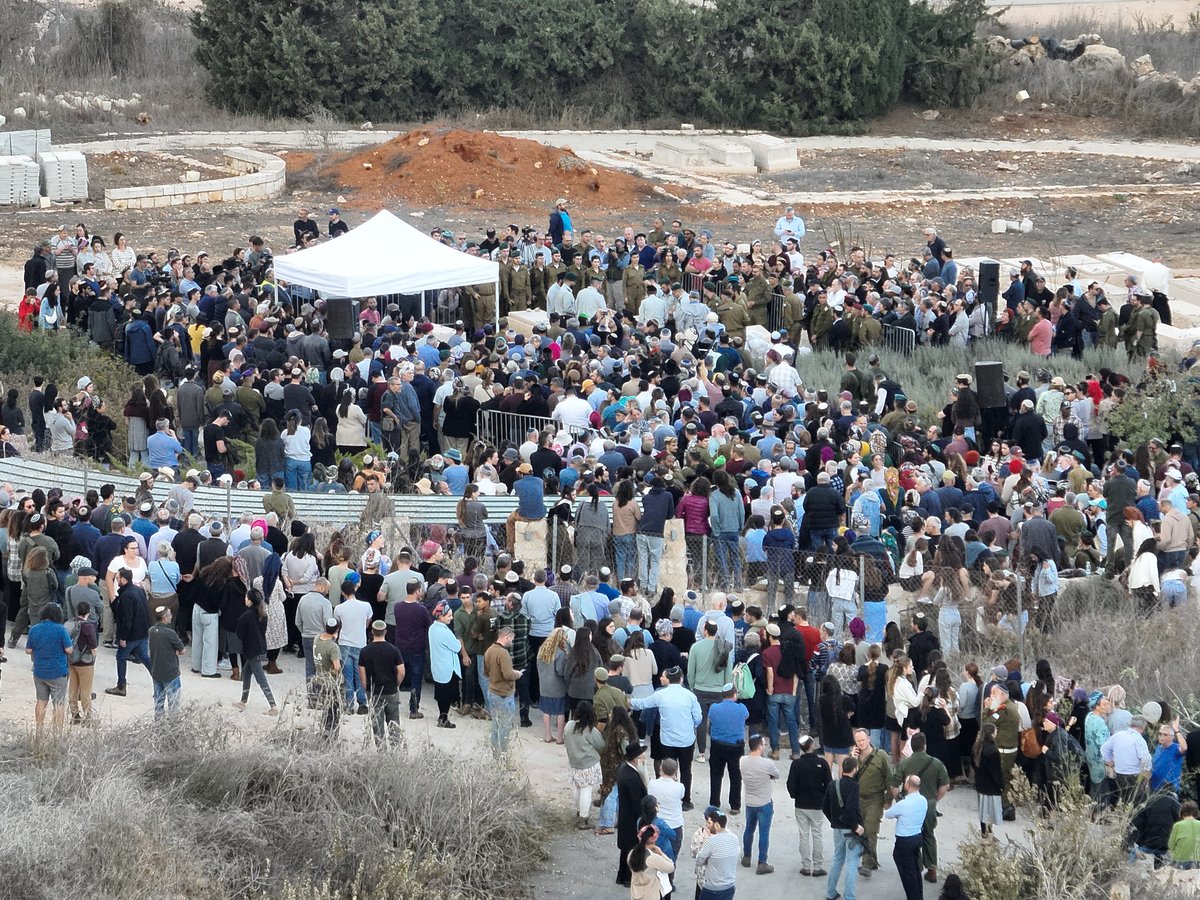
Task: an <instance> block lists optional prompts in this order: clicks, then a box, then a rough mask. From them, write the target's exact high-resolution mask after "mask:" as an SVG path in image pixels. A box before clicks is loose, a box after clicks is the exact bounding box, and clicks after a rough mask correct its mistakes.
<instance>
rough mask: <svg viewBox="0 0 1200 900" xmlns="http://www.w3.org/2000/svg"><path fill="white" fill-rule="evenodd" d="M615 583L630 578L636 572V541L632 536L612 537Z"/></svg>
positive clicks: (618, 535) (620, 535)
mask: <svg viewBox="0 0 1200 900" xmlns="http://www.w3.org/2000/svg"><path fill="white" fill-rule="evenodd" d="M613 551H614V553H615V555H616V568H617V581H618V582H621V581H624V580H625V579H626V578H632V577H633V576H634V574H635V573H636V570H637V539H636V538H635V537H634V536H633V535H632V534H617V535H613Z"/></svg>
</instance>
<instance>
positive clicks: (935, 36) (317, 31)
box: [192, 0, 988, 134]
mask: <svg viewBox="0 0 1200 900" xmlns="http://www.w3.org/2000/svg"><path fill="white" fill-rule="evenodd" d="M987 17H988V13H987V10H986V6H985V2H984V0H948V2H940V3H939V4H938V8H937V9H936V10H935V9H933V8H932V7H930V6H929V5H927V4H926V3H925V2H924V0H922V2H918V3H911V2H910V0H798V2H797V0H790V2H784V0H760V2H756V3H746V2H745V0H705V2H703V3H702V4H699V5H697V4H694V3H690V2H685V0H637V2H635V3H617V2H614V0H570V2H561V0H487V2H484V0H302V2H300V3H296V2H294V0H257V2H255V3H251V4H246V3H243V2H241V0H205V2H204V5H203V7H202V8H201V9H200V10H199V11H197V12H196V14H195V16H194V19H193V25H192V27H193V32H194V34H195V36H196V39H197V42H196V48H197V49H196V54H197V58H198V60H199V61H200V63H201V64H202V65H203V66H204V68H205V69H206V70H207V71H208V73H209V81H208V83H207V91H208V93H209V95H210V98H211V99H212V100H213V101H214V102H215V103H217V104H218V105H220V106H222V107H224V108H227V109H229V110H232V111H236V112H258V113H263V114H268V115H281V116H306V115H311V114H312V113H313V112H314V111H316V110H322V109H324V110H328V111H329V112H330V113H332V114H333V115H335V116H337V117H338V118H342V119H346V120H351V121H352V120H355V119H374V120H377V121H403V120H421V119H427V118H430V117H432V116H436V115H439V114H446V113H453V112H459V111H463V110H480V109H493V108H496V109H509V110H520V111H522V112H526V113H530V114H532V115H534V116H535V117H543V116H544V117H545V118H546V119H549V118H551V117H557V116H559V115H561V114H562V113H563V111H564V110H570V109H574V110H575V111H576V112H577V114H578V113H579V111H582V115H583V116H584V117H585V118H586V117H587V116H589V115H590V116H593V117H594V118H595V119H596V120H597V121H598V122H599V121H604V122H606V123H619V122H627V123H633V122H638V121H646V120H647V119H653V118H658V117H662V118H682V119H683V120H685V121H695V122H697V123H704V124H708V125H713V126H726V127H745V128H762V129H767V130H772V131H778V132H783V133H793V134H802V133H806V132H813V131H819V130H826V129H836V128H839V127H847V125H849V126H851V127H853V125H854V124H855V123H861V122H863V121H866V120H869V119H872V118H874V117H877V116H880V115H882V114H883V113H885V112H886V111H887V110H888V108H889V107H890V106H891V105H892V104H893V103H895V102H896V101H897V100H898V99H899V98H900V97H901V96H907V97H908V98H910V99H913V100H917V101H919V102H923V103H928V104H930V105H937V106H940V107H944V106H947V105H959V104H962V103H964V102H968V101H969V100H970V99H971V97H972V96H973V95H974V94H975V93H976V92H977V91H978V90H979V88H980V86H981V84H982V83H983V81H984V79H985V78H986V77H987V66H986V63H985V62H984V55H983V53H982V50H981V47H980V44H979V42H978V41H977V37H976V36H977V33H978V29H979V26H980V25H981V23H982V22H983V21H984V20H985V19H986V18H987Z"/></svg>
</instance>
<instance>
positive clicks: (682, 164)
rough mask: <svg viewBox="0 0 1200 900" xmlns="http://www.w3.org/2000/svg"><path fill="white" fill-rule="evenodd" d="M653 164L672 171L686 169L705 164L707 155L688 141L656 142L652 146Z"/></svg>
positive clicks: (702, 149)
mask: <svg viewBox="0 0 1200 900" xmlns="http://www.w3.org/2000/svg"><path fill="white" fill-rule="evenodd" d="M654 162H656V163H658V164H659V165H661V166H670V167H671V168H672V169H687V168H691V167H693V166H702V165H704V164H705V163H707V162H708V153H707V152H706V151H705V150H704V148H702V147H700V146H698V145H697V144H693V143H691V142H690V141H658V142H657V143H655V145H654Z"/></svg>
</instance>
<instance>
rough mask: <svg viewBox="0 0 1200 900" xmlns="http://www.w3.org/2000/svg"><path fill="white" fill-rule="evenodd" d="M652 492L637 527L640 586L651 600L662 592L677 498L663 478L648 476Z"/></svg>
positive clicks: (645, 501) (648, 494) (645, 499)
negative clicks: (662, 563)
mask: <svg viewBox="0 0 1200 900" xmlns="http://www.w3.org/2000/svg"><path fill="white" fill-rule="evenodd" d="M646 480H647V481H649V482H650V491H649V493H647V494H646V496H645V497H643V498H642V518H641V519H640V520H638V525H637V561H638V583H639V584H640V585H641V588H642V591H643V592H644V594H645V595H646V596H647V597H652V596H655V595H656V594H657V593H658V565H659V562H660V561H661V560H662V549H663V533H664V531H665V529H666V527H667V520H668V519H673V518H675V497H674V496H673V495H672V494H671V492H670V491H668V490H667V485H666V482H665V481H663V479H662V477H661V476H658V475H655V474H654V473H652V472H650V473H647V474H646Z"/></svg>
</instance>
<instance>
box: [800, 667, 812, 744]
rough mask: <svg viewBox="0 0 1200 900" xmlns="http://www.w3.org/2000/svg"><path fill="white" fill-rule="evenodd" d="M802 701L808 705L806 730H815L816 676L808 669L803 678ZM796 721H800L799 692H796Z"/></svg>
mask: <svg viewBox="0 0 1200 900" xmlns="http://www.w3.org/2000/svg"><path fill="white" fill-rule="evenodd" d="M804 700H805V701H806V702H807V703H808V730H809V731H811V732H813V733H814V734H815V733H816V730H817V676H816V675H814V674H813V670H812V669H809V670H808V674H807V675H805V677H804ZM796 721H797V722H799V721H800V692H799V691H797V692H796Z"/></svg>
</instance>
